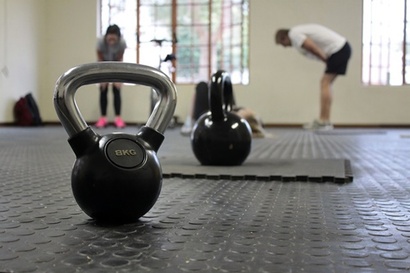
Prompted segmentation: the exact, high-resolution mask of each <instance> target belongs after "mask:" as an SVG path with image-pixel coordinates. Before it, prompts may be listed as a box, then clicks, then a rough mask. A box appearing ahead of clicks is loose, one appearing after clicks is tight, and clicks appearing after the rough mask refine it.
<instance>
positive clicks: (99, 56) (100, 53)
mask: <svg viewBox="0 0 410 273" xmlns="http://www.w3.org/2000/svg"><path fill="white" fill-rule="evenodd" d="M97 61H99V62H102V61H104V55H103V53H102V52H101V51H100V50H97Z"/></svg>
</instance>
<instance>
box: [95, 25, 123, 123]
mask: <svg viewBox="0 0 410 273" xmlns="http://www.w3.org/2000/svg"><path fill="white" fill-rule="evenodd" d="M126 48H127V45H126V42H125V40H124V38H123V37H122V36H121V31H120V28H119V27H118V26H117V25H110V26H109V27H108V28H107V31H106V33H105V35H104V36H103V37H100V38H99V39H98V41H97V58H98V61H99V62H104V61H120V62H122V60H123V56H124V51H125V49H126ZM110 84H111V86H112V91H113V95H114V112H115V119H114V125H115V126H116V127H117V128H124V127H125V122H124V121H123V119H122V118H121V86H122V83H120V82H115V83H108V82H103V83H100V111H101V117H100V118H99V119H98V121H97V123H96V124H95V126H96V127H97V128H103V127H106V126H107V125H108V120H107V103H108V87H109V86H110Z"/></svg>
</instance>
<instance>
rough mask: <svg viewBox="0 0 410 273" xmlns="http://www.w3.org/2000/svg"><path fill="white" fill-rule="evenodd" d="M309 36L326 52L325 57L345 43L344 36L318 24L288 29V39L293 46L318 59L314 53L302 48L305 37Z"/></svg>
mask: <svg viewBox="0 0 410 273" xmlns="http://www.w3.org/2000/svg"><path fill="white" fill-rule="evenodd" d="M307 37H309V38H310V39H312V41H313V42H314V43H315V44H316V45H317V46H318V47H319V48H320V49H321V50H322V51H323V52H324V53H325V54H326V56H327V57H329V56H330V55H332V54H334V53H336V52H338V51H339V50H340V49H341V48H342V47H343V46H344V45H345V43H346V38H345V37H343V36H341V35H340V34H338V33H336V32H334V31H333V30H331V29H328V28H326V27H324V26H321V25H318V24H306V25H298V26H294V27H292V28H291V29H290V31H289V39H290V42H291V44H292V46H293V47H295V48H296V49H297V50H298V51H299V52H300V53H302V54H303V55H305V56H306V57H309V58H313V59H318V58H317V57H316V56H315V55H313V54H312V53H310V52H309V51H307V50H305V49H304V48H302V44H303V42H304V41H305V39H306V38H307Z"/></svg>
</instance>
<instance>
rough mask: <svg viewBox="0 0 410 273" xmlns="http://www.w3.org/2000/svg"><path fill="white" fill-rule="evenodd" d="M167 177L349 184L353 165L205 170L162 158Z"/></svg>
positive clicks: (188, 161)
mask: <svg viewBox="0 0 410 273" xmlns="http://www.w3.org/2000/svg"><path fill="white" fill-rule="evenodd" d="M160 161H161V165H162V171H163V175H164V177H167V178H168V177H181V178H200V179H227V180H262V181H316V182H338V183H344V182H350V181H352V180H353V177H352V175H351V173H350V171H349V170H350V167H349V166H350V162H349V161H348V160H344V159H265V160H261V159H255V158H253V159H250V160H248V161H246V162H245V163H244V164H243V165H240V166H203V165H200V164H199V163H198V161H197V160H196V159H195V158H190V157H185V158H175V157H165V158H164V157H163V158H161V159H160Z"/></svg>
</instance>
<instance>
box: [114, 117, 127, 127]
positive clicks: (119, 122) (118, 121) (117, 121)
mask: <svg viewBox="0 0 410 273" xmlns="http://www.w3.org/2000/svg"><path fill="white" fill-rule="evenodd" d="M114 125H115V127H117V128H124V127H125V122H124V121H123V120H122V118H120V117H116V118H115V121H114Z"/></svg>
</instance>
